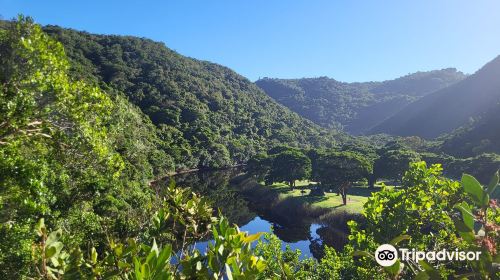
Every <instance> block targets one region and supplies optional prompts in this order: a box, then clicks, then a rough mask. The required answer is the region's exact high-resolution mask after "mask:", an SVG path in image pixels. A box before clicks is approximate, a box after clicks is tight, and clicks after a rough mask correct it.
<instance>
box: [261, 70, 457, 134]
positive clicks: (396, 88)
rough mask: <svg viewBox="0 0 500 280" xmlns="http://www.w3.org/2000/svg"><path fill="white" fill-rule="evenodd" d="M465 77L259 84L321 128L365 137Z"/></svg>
mask: <svg viewBox="0 0 500 280" xmlns="http://www.w3.org/2000/svg"><path fill="white" fill-rule="evenodd" d="M464 77H465V75H464V74H463V73H461V72H458V71H457V70H456V69H452V68H450V69H443V70H436V71H430V72H417V73H414V74H410V75H407V76H404V77H401V78H398V79H395V80H389V81H384V82H365V83H344V82H339V81H337V80H334V79H331V78H327V77H320V78H303V79H270V78H264V79H261V80H258V81H257V82H256V84H257V85H258V86H259V87H261V88H262V89H263V90H264V91H265V92H266V93H267V94H269V95H270V96H271V97H273V98H274V99H275V100H276V101H278V102H279V103H281V104H283V105H285V106H287V107H288V108H290V109H291V110H292V111H295V112H297V113H299V114H300V115H302V116H304V117H305V118H307V119H310V120H312V121H314V122H315V123H317V124H319V125H321V126H324V127H334V128H344V130H345V131H347V132H349V133H351V134H362V133H364V132H366V131H367V130H369V129H370V128H372V127H373V126H375V125H377V124H379V123H380V122H382V121H383V120H385V119H387V118H389V117H390V116H392V115H393V114H395V113H396V112H398V111H399V110H400V109H401V108H403V107H404V106H406V105H407V104H409V103H411V102H412V101H414V100H417V99H419V98H420V97H422V96H424V95H427V94H429V93H431V92H433V91H436V90H439V89H442V88H444V87H447V86H449V85H451V84H453V83H455V82H457V81H460V80H462V79H463V78H464Z"/></svg>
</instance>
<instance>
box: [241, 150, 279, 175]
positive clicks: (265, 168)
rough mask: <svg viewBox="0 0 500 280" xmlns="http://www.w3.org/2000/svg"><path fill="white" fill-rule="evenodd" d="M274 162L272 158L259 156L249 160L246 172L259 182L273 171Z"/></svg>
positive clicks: (263, 155)
mask: <svg viewBox="0 0 500 280" xmlns="http://www.w3.org/2000/svg"><path fill="white" fill-rule="evenodd" d="M272 161H273V158H272V157H269V156H267V155H265V154H257V155H255V156H253V157H252V158H250V159H249V160H248V162H247V165H246V167H245V171H246V172H247V173H248V174H249V175H252V176H254V177H255V178H256V179H257V180H259V181H260V180H264V179H265V178H266V176H267V175H268V174H269V171H270V170H271V165H272Z"/></svg>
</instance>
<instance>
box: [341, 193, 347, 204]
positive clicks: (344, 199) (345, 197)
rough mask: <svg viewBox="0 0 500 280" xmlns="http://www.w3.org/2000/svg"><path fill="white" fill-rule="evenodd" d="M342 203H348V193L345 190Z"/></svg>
mask: <svg viewBox="0 0 500 280" xmlns="http://www.w3.org/2000/svg"><path fill="white" fill-rule="evenodd" d="M342 203H344V205H347V193H345V192H342Z"/></svg>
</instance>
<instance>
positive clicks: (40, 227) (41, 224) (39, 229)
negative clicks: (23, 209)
mask: <svg viewBox="0 0 500 280" xmlns="http://www.w3.org/2000/svg"><path fill="white" fill-rule="evenodd" d="M35 231H36V234H37V235H38V236H42V235H43V234H44V233H46V231H47V229H46V228H45V221H44V219H43V218H41V219H40V220H38V223H36V226H35Z"/></svg>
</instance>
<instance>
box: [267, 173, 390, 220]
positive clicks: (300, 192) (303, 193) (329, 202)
mask: <svg viewBox="0 0 500 280" xmlns="http://www.w3.org/2000/svg"><path fill="white" fill-rule="evenodd" d="M310 184H315V183H314V182H309V181H297V182H296V187H295V189H293V190H292V189H291V188H290V187H289V186H288V185H287V184H284V183H275V184H273V185H271V186H269V187H271V188H273V189H274V190H276V191H278V192H279V193H280V194H281V195H283V196H285V197H293V198H295V199H297V200H301V201H304V202H307V203H309V204H311V205H314V206H318V207H323V208H329V209H334V210H342V211H348V212H355V213H360V212H361V211H362V210H363V204H364V203H365V202H366V201H367V200H368V197H370V196H371V193H372V192H376V191H379V190H380V188H381V186H380V185H375V188H374V189H369V188H367V186H353V187H352V188H351V189H349V192H348V193H349V194H348V195H347V205H343V204H342V197H341V196H339V195H337V194H336V193H335V192H333V193H331V192H327V193H325V195H324V196H310V195H309V193H310V189H309V188H308V186H309V185H310Z"/></svg>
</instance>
